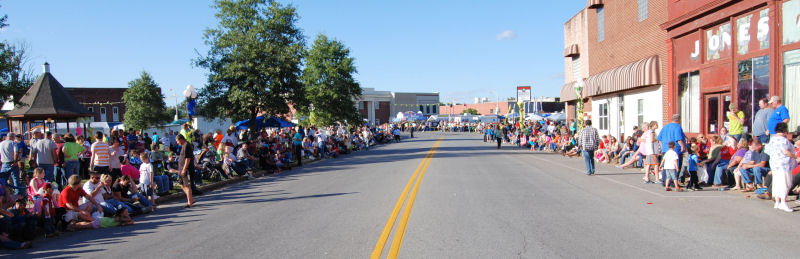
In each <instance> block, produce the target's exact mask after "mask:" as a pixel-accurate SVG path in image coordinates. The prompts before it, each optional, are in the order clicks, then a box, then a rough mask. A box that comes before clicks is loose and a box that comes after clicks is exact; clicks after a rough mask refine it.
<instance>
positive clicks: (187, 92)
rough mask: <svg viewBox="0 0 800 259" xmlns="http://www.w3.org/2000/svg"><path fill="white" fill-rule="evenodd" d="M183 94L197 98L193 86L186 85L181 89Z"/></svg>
mask: <svg viewBox="0 0 800 259" xmlns="http://www.w3.org/2000/svg"><path fill="white" fill-rule="evenodd" d="M183 96H186V98H197V91H195V90H194V86H192V85H187V86H186V90H183Z"/></svg>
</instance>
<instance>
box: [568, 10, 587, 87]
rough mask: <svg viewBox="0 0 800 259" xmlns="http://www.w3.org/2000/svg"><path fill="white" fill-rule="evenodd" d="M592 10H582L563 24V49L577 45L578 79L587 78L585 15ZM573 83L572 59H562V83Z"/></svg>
mask: <svg viewBox="0 0 800 259" xmlns="http://www.w3.org/2000/svg"><path fill="white" fill-rule="evenodd" d="M590 11H591V12H594V10H587V9H583V10H581V11H580V12H578V14H576V15H575V16H573V17H572V18H571V19H569V21H567V22H566V23H564V48H568V47H569V46H572V45H573V44H577V45H578V53H579V56H580V62H581V71H580V72H581V74H580V75H578V76H579V77H580V78H586V77H588V76H589V58H590V55H589V41H588V36H587V35H586V33H587V26H588V25H587V22H588V21H587V14H588V12H590ZM572 81H575V75H574V74H573V73H572V57H564V82H565V83H569V82H572Z"/></svg>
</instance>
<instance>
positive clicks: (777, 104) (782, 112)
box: [767, 95, 789, 136]
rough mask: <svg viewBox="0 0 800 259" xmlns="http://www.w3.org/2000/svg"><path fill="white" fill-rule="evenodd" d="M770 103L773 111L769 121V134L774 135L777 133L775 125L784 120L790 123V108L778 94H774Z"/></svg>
mask: <svg viewBox="0 0 800 259" xmlns="http://www.w3.org/2000/svg"><path fill="white" fill-rule="evenodd" d="M769 105H770V107H772V109H773V111H772V115H770V116H769V120H768V121H767V130H768V131H767V134H768V135H770V136H772V135H775V126H776V125H778V123H781V122H783V123H786V124H789V109H787V108H786V106H784V105H783V101H781V97H780V96H777V95H773V96H772V97H771V98H769Z"/></svg>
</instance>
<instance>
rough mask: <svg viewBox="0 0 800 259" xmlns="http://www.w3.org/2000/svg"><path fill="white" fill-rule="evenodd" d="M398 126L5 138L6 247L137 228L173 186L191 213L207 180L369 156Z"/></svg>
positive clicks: (0, 211)
mask: <svg viewBox="0 0 800 259" xmlns="http://www.w3.org/2000/svg"><path fill="white" fill-rule="evenodd" d="M400 127H401V125H390V124H384V125H383V126H381V127H372V128H368V127H346V126H342V125H336V126H331V127H325V128H318V127H314V126H312V127H309V128H303V127H297V128H278V129H275V128H273V129H261V130H258V131H250V130H237V129H235V128H233V127H231V128H230V129H227V131H226V132H224V133H223V132H222V131H221V130H216V131H215V132H213V133H206V134H202V133H201V132H200V131H198V130H194V129H193V128H192V127H191V125H189V124H185V125H182V129H181V130H180V131H173V130H170V131H168V132H164V133H163V134H161V135H159V134H158V133H156V132H152V135H148V133H144V132H137V131H128V132H126V131H124V130H113V131H111V132H110V134H104V133H103V132H100V131H98V132H96V134H94V135H93V136H91V137H89V138H85V137H84V136H77V137H75V136H74V135H72V134H70V133H68V134H66V135H58V134H53V133H51V132H49V131H44V130H42V129H41V128H37V129H35V130H34V131H32V133H31V134H30V135H31V136H30V137H29V138H26V136H23V135H22V134H13V133H12V134H4V135H2V142H0V160H1V161H0V162H2V169H0V246H2V247H4V248H7V249H20V248H28V247H30V246H31V240H33V239H34V238H36V237H37V236H40V235H44V237H45V238H47V237H51V236H57V235H59V234H61V233H62V232H64V231H77V230H80V229H92V228H104V227H114V226H120V225H130V224H134V220H133V219H132V218H131V217H132V216H136V215H140V214H146V213H150V212H152V211H155V210H156V209H157V204H156V200H157V198H158V197H159V196H163V195H167V194H170V192H171V191H172V190H173V189H175V187H176V184H177V185H178V186H179V187H180V188H181V189H182V191H183V192H184V193H186V195H187V206H185V207H191V206H192V205H193V204H194V199H193V197H192V195H200V194H202V192H201V191H199V190H198V189H197V186H198V185H202V184H203V181H204V180H205V181H206V182H208V181H219V180H224V179H230V178H234V177H245V178H249V179H252V178H254V176H253V173H254V171H256V170H264V171H266V172H268V173H270V172H272V173H278V172H281V170H287V169H291V168H292V167H293V166H302V162H303V160H306V161H310V160H319V159H327V158H335V157H338V156H340V155H345V154H349V153H351V152H355V151H359V150H368V149H369V148H370V147H371V146H374V145H376V144H380V143H387V142H390V141H392V140H394V139H395V135H393V134H396V133H397V132H396V131H393V129H394V128H400ZM398 139H399V138H398ZM184 158H185V159H184ZM195 165H196V166H195Z"/></svg>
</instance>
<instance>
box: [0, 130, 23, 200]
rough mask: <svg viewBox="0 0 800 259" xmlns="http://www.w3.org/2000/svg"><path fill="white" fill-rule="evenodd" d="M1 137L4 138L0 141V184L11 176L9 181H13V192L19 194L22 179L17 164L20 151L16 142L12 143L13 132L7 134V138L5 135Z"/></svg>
mask: <svg viewBox="0 0 800 259" xmlns="http://www.w3.org/2000/svg"><path fill="white" fill-rule="evenodd" d="M3 138H5V140H3V142H0V159H2V162H3V166H2V169H0V184H3V185H5V184H6V183H7V182H8V178H11V181H12V182H14V183H13V184H14V185H13V187H14V194H15V195H20V194H21V193H22V192H21V191H20V188H22V179H21V178H20V173H19V167H18V166H17V161H19V153H20V151H19V150H18V149H17V143H14V140H13V139H14V134H8V137H7V138H6V136H3Z"/></svg>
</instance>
